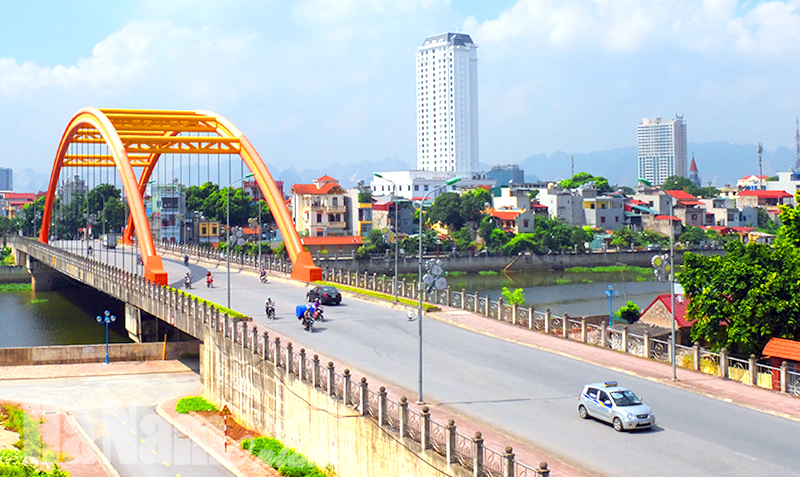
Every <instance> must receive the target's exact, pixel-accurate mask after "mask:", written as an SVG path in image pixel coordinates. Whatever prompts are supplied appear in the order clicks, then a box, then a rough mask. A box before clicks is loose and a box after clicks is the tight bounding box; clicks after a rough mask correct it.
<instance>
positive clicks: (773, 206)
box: [736, 189, 793, 220]
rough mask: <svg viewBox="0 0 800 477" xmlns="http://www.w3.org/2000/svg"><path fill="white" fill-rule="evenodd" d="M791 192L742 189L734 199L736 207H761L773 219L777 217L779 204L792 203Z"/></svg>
mask: <svg viewBox="0 0 800 477" xmlns="http://www.w3.org/2000/svg"><path fill="white" fill-rule="evenodd" d="M792 202H793V201H792V194H789V193H788V192H786V191H784V190H749V189H748V190H743V191H741V192H739V196H738V197H737V199H736V205H737V206H738V207H747V206H750V207H753V208H757V207H761V208H763V209H764V210H766V211H767V212H768V213H769V215H770V216H771V217H772V219H773V220H774V219H775V218H777V217H778V213H779V212H780V210H779V209H778V206H779V205H792Z"/></svg>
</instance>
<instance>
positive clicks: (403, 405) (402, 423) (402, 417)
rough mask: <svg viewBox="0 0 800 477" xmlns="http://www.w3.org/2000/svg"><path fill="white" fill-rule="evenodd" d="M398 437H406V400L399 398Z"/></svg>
mask: <svg viewBox="0 0 800 477" xmlns="http://www.w3.org/2000/svg"><path fill="white" fill-rule="evenodd" d="M398 405H399V406H400V437H408V399H406V397H405V396H403V397H401V398H400V403H399V404H398Z"/></svg>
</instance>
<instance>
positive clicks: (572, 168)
mask: <svg viewBox="0 0 800 477" xmlns="http://www.w3.org/2000/svg"><path fill="white" fill-rule="evenodd" d="M798 150H799V151H800V149H798ZM798 157H800V156H798ZM569 171H570V177H575V156H573V155H572V154H570V155H569Z"/></svg>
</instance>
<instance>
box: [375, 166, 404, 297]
mask: <svg viewBox="0 0 800 477" xmlns="http://www.w3.org/2000/svg"><path fill="white" fill-rule="evenodd" d="M373 175H374V176H375V177H378V178H380V179H383V180H385V181H387V182H391V183H392V200H393V201H394V223H393V224H392V225H393V228H394V280H393V283H394V284H393V285H392V290H394V302H395V303H397V245H398V242H399V240H398V237H397V232H398V228H397V200H396V199H395V197H394V196H395V194H394V193H395V192H396V191H397V184H395V183H394V181H393V180H391V179H387V178H385V177H383V176H382V175H380V174H378V173H377V172H376V173H374V174H373Z"/></svg>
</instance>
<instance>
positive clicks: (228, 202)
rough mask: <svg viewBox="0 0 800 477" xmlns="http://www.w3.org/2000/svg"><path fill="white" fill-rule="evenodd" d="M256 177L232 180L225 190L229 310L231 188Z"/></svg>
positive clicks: (229, 306)
mask: <svg viewBox="0 0 800 477" xmlns="http://www.w3.org/2000/svg"><path fill="white" fill-rule="evenodd" d="M254 175H255V174H253V173H252V172H251V173H250V174H247V175H245V176H244V177H240V178H238V179H234V180H232V181H231V182H230V183H229V184H228V188H227V189H226V190H225V193H226V197H225V205H227V212H226V214H225V227H226V228H227V229H228V250H227V253H226V254H225V258H226V259H227V262H228V309H230V308H231V187H233V184H234V182H239V181H243V180H245V179H249V178H251V177H253V176H254Z"/></svg>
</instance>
